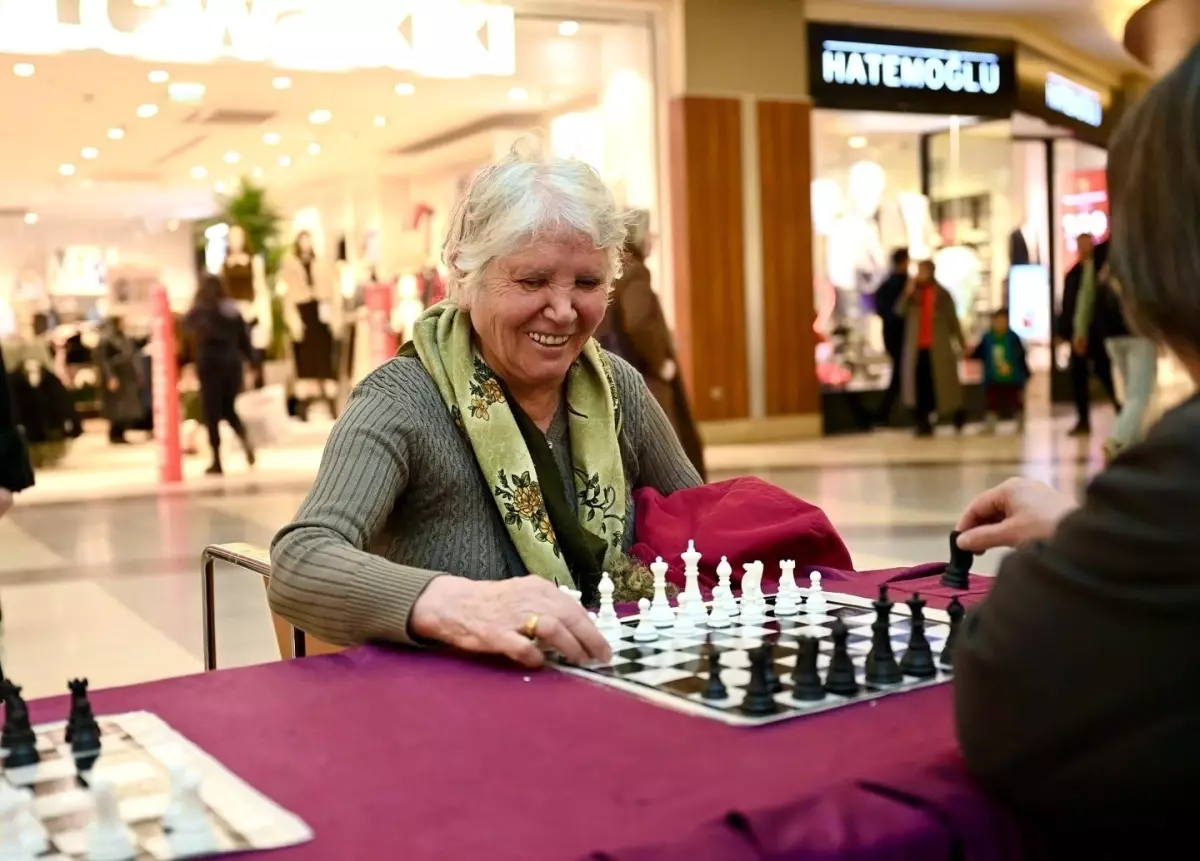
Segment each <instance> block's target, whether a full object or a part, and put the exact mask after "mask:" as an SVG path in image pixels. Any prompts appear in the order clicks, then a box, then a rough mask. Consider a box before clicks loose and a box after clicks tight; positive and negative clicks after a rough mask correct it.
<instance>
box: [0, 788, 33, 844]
mask: <svg viewBox="0 0 1200 861" xmlns="http://www.w3.org/2000/svg"><path fill="white" fill-rule="evenodd" d="M21 804H22V800H21V797H20V796H19V795H18V794H17V792H16V791H15V790H14V791H12V792H4V793H2V794H0V861H34V854H35V853H34V852H33V851H32V850H31V849H30V847H29V845H28V844H27V843H26V842H25V835H24V833H23V832H22V829H21Z"/></svg>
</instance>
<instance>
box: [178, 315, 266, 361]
mask: <svg viewBox="0 0 1200 861" xmlns="http://www.w3.org/2000/svg"><path fill="white" fill-rule="evenodd" d="M184 325H185V327H186V328H187V331H188V334H189V337H191V339H192V347H193V350H194V354H195V357H196V362H197V364H201V365H203V364H210V363H212V364H216V363H233V362H241V361H242V360H243V359H249V358H250V352H251V350H250V332H249V330H248V329H247V327H246V321H245V320H243V319H242V315H241V314H239V313H238V310H237V306H236V305H234V304H233V303H232V302H228V301H225V302H222V303H221V304H220V305H219V306H217V307H216V308H212V309H209V308H193V309H192V310H191V311H189V312H188V315H187V318H186V319H185V321H184Z"/></svg>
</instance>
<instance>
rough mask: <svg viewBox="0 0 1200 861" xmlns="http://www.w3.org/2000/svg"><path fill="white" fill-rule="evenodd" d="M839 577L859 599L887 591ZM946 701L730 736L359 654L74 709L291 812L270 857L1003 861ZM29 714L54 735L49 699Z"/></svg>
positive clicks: (618, 698)
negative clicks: (162, 739)
mask: <svg viewBox="0 0 1200 861" xmlns="http://www.w3.org/2000/svg"><path fill="white" fill-rule="evenodd" d="M826 573H828V574H832V573H834V572H826ZM850 576H851V577H853V578H854V579H853V581H847V583H851V582H852V583H853V587H854V589H855V590H856V591H858V590H865V592H866V594H871V593H872V592H873V590H874V588H875V586H874V584H875V583H876V582H878V580H879V579H881V578H882V579H888V578H892V579H895V578H903V577H905V576H906V575H905V572H876V573H872V574H864V575H850ZM831 579H832V578H831ZM897 582H899V583H904V584H906V588H913V587H918V588H919V587H922V586H923V585H926V584H930V583H931V582H936V578H929V577H925V578H924V579H923V580H922V578H920V577H917V578H915V579H911V578H910V579H907V580H905V579H900V580H898V581H897ZM830 585H831V588H832V587H833V584H832V583H831V584H830ZM845 585H846V584H840V583H839V584H838V586H837V588H839V589H843V591H850V590H849V589H848V588H845ZM928 591H929V592H930V593H934V592H936V590H935V589H932V588H930V589H928ZM17 681H18V682H19V680H17ZM950 694H951V690H950V688H949V686H945V685H943V686H939V687H936V688H928V689H924V690H919V691H914V692H911V693H907V694H905V695H903V696H896V697H892V698H885V699H882V700H876V701H873V702H870V703H863V704H860V705H856V706H852V707H849V708H843V709H838V710H835V711H830V712H825V713H822V714H817V715H813V716H810V717H807V718H802V719H798V720H795V721H789V722H785V723H781V724H776V725H773V726H768V727H760V728H740V727H730V726H726V725H724V724H721V723H718V722H716V721H710V720H705V719H701V718H696V717H690V716H685V715H682V714H680V713H678V712H675V711H672V710H669V709H665V708H661V707H658V706H655V705H652V704H650V703H647V702H644V701H643V700H641V699H638V698H637V697H635V696H632V695H630V694H628V693H625V692H622V691H618V690H614V689H611V688H608V687H603V686H600V685H596V684H593V683H591V682H588V681H586V680H584V679H580V678H576V677H573V676H569V675H567V674H564V673H559V672H555V671H553V670H544V671H540V672H533V673H529V672H524V671H522V670H519V669H513V668H511V667H507V666H504V665H500V664H496V663H491V662H482V661H478V660H473V659H466V658H460V657H456V656H450V655H445V654H435V653H430V652H413V651H400V650H394V649H388V648H382V647H374V646H370V647H364V648H359V649H355V650H352V651H349V652H346V653H343V654H340V655H330V656H324V657H317V658H309V659H306V660H302V661H286V662H277V663H273V664H269V665H263V666H257V667H249V668H243V669H233V670H225V671H221V672H216V673H210V674H202V675H196V676H188V677H183V678H177V679H169V680H164V681H160V682H154V683H150V684H144V685H137V686H133V687H127V688H118V689H109V690H98V691H95V692H94V693H93V695H92V700H93V703H94V705H95V707H96V710H97V712H98V713H100V714H103V713H115V712H124V711H134V710H141V709H144V710H148V711H152V712H155V713H156V714H158V715H160V716H161V717H162V718H163V719H165V720H166V721H167V722H169V723H170V724H172V725H173V726H174V727H175V728H177V729H178V730H180V731H181V732H183V733H184V734H185V735H187V736H188V737H189V738H191V739H192V740H194V741H196V742H197V743H199V744H200V745H201V746H203V747H204V748H205V749H206V750H208V751H209V752H210V753H212V754H213V755H215V756H216V757H217V758H219V759H220V760H221V761H222V762H223V763H224V764H225V765H227V766H228V767H229V768H230V769H232V770H233V771H234V772H236V773H237V774H239V775H240V776H241V777H243V778H244V779H245V780H247V781H249V782H250V783H251V784H253V785H254V786H255V787H257V788H258V789H260V790H261V791H263V792H264V793H266V794H267V795H268V796H270V797H271V798H273V799H275V800H276V801H277V802H279V803H280V804H282V805H284V806H285V807H287V808H289V809H291V810H293V811H295V812H296V813H297V814H299V815H300V816H301V817H303V818H304V819H305V820H306V821H307V822H308V823H309V825H311V826H312V828H313V829H314V831H315V834H316V839H315V840H314V841H313V842H311V843H309V844H307V845H304V846H299V847H295V848H291V849H283V850H278V851H277V852H273V853H270V854H271V857H273V858H278V859H279V861H380V859H397V861H504V859H514V861H516V859H520V861H577V859H578V861H582V859H595V858H607V859H614V861H643V859H645V861H649V859H656V861H672V859H680V861H683V859H687V861H717V859H721V861H743V859H756V861H757V859H835V858H836V859H860V858H861V859H867V858H870V859H923V860H924V861H928V859H938V858H947V859H949V858H980V859H991V858H1001V857H1012V855H1011V854H1009V853H1007V849H1004V847H1008V848H1011V846H1012V843H1011V835H1010V829H1009V827H1008V824H1007V822H1006V821H1005V819H1004V818H1003V817H1002V816H1001V815H1000V814H999V812H998V811H995V810H994V809H992V807H991V806H990V805H989V804H988V802H987V801H986V800H985V799H983V798H982V797H981V796H980V794H979V793H978V792H977V791H976V790H975V789H974V788H973V787H972V785H971V783H970V781H969V780H968V779H967V777H966V775H965V774H964V773H963V771H962V768H961V765H960V764H959V762H958V759H957V754H956V750H955V743H954V732H953V726H952V715H951V696H950ZM31 711H32V713H33V717H34V719H35V720H38V721H47V720H54V719H62V718H64V717H65V716H66V712H67V698H66V697H62V698H56V699H53V700H41V701H37V702H35V703H33V704H31ZM1002 851H1004V852H1005V854H1001V852H1002Z"/></svg>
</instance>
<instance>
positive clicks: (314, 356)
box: [292, 299, 337, 380]
mask: <svg viewBox="0 0 1200 861" xmlns="http://www.w3.org/2000/svg"><path fill="white" fill-rule="evenodd" d="M296 313H297V314H298V315H299V317H300V326H301V331H302V332H303V335H302V336H301V337H300V338H299V339H298V340H296V341H295V342H294V343H293V344H292V351H293V356H294V358H295V362H296V377H297V379H301V380H335V379H337V373H336V372H335V366H334V357H333V332H332V331H330V328H329V326H328V325H327V324H326V323H325V322H323V321H322V320H321V310H320V303H319V302H317V301H316V300H315V299H312V300H309V301H308V302H302V303H300V304H299V305H297V306H296Z"/></svg>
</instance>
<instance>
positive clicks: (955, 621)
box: [938, 597, 967, 667]
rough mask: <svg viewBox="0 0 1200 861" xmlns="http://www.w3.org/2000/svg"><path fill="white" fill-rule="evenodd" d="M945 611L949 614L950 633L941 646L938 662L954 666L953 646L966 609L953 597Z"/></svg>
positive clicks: (945, 665) (946, 665) (944, 665)
mask: <svg viewBox="0 0 1200 861" xmlns="http://www.w3.org/2000/svg"><path fill="white" fill-rule="evenodd" d="M946 613H947V615H949V616H950V633H949V634H947V635H946V644H945V645H944V646H942V654H941V656H940V657H939V658H938V663H940V664H941V665H942V666H943V667H952V666H954V646H955V644H956V643H957V642H958V629H959V626H960V625H962V620H963V616H965V615H966V614H967V611H966V610H965V609H964V608H963V605H962V604H961V603H959V600H958V598H957V597H955V598H952V599H951V600H950V604H949V606H947V607H946Z"/></svg>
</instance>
